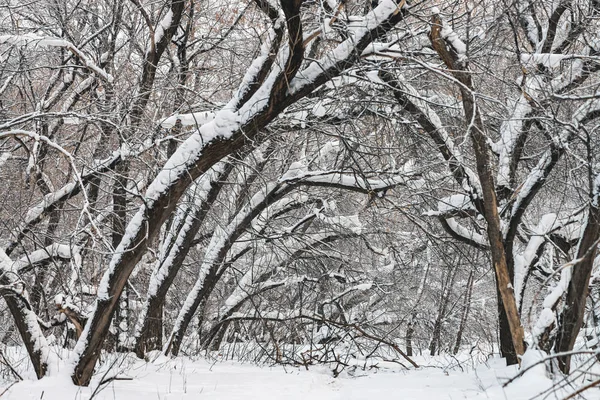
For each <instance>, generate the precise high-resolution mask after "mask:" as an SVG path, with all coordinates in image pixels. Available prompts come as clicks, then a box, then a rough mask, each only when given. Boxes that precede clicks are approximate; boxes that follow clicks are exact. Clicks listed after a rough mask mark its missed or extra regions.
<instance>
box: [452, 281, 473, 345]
mask: <svg viewBox="0 0 600 400" xmlns="http://www.w3.org/2000/svg"><path fill="white" fill-rule="evenodd" d="M473 281H474V278H473V271H471V272H469V278H468V279H467V290H466V291H465V303H464V306H463V313H462V316H461V318H460V325H459V326H458V333H457V334H456V343H455V344H454V349H453V351H452V353H453V354H457V353H458V350H459V349H460V345H461V341H462V337H463V333H464V330H465V327H466V326H467V319H468V318H469V310H470V308H471V294H472V293H473Z"/></svg>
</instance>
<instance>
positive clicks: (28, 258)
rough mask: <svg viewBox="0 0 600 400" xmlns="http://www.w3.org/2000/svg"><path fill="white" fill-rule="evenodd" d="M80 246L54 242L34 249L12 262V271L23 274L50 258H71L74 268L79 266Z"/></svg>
mask: <svg viewBox="0 0 600 400" xmlns="http://www.w3.org/2000/svg"><path fill="white" fill-rule="evenodd" d="M80 253H81V248H80V247H78V246H71V245H69V244H59V243H54V244H51V245H49V246H46V247H45V248H43V249H39V250H35V251H33V252H31V253H28V254H26V255H24V256H22V257H21V258H20V259H18V260H17V261H15V262H14V264H13V266H12V270H13V271H18V273H19V274H23V273H25V272H27V271H29V270H30V269H32V268H34V267H35V266H36V265H39V264H41V263H43V262H45V261H47V260H51V259H55V258H58V259H62V260H72V261H73V264H74V265H75V267H76V268H80V267H81V254H80Z"/></svg>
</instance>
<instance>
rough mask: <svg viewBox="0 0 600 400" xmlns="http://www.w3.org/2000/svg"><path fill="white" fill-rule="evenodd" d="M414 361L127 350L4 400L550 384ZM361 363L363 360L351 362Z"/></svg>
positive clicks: (492, 366) (319, 398)
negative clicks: (255, 359)
mask: <svg viewBox="0 0 600 400" xmlns="http://www.w3.org/2000/svg"><path fill="white" fill-rule="evenodd" d="M536 355H537V354H536ZM532 356H535V355H534V354H532ZM155 357H156V356H155ZM459 357H460V356H459ZM532 358H534V359H535V358H536V357H532ZM415 360H416V361H417V363H419V365H422V367H421V368H419V369H417V370H414V369H412V370H408V371H407V370H405V369H402V367H400V366H399V365H398V364H396V363H392V362H385V361H381V360H379V361H378V362H375V361H369V360H367V363H366V365H367V367H368V366H370V365H374V364H376V365H377V368H373V369H369V368H367V369H366V370H363V369H362V368H356V369H355V370H354V369H348V370H346V371H344V372H342V374H341V375H340V376H339V377H338V378H333V376H332V373H331V369H332V368H330V367H327V366H309V367H308V370H305V369H304V368H295V367H290V366H285V367H283V366H277V365H275V366H270V367H258V366H255V365H251V364H240V363H236V362H232V361H225V362H214V361H208V360H204V359H200V360H191V359H187V358H177V359H173V360H171V359H168V358H166V357H164V356H159V357H158V358H155V359H154V361H153V362H148V363H147V362H145V361H142V360H137V359H135V357H134V356H133V355H129V356H125V357H122V358H121V359H119V360H117V361H120V362H117V363H116V365H119V367H118V368H115V369H114V370H113V371H109V372H108V373H106V370H103V369H101V370H100V371H99V372H98V373H97V374H96V376H95V377H94V378H93V380H92V383H91V385H90V386H89V387H76V386H74V385H73V384H72V383H71V380H70V378H69V376H68V375H67V374H64V373H61V374H57V375H54V376H50V377H46V378H44V379H42V380H39V381H37V380H34V379H32V376H30V375H26V379H25V381H23V382H20V383H17V384H15V385H13V386H12V387H10V388H9V389H8V391H7V392H6V393H5V394H4V396H3V399H9V400H17V399H18V400H34V399H35V400H38V399H40V398H43V399H44V400H71V399H77V400H87V399H90V398H91V396H92V393H94V391H96V389H97V388H98V384H99V382H100V381H101V380H102V379H106V378H110V377H114V376H117V377H118V378H128V379H130V380H113V381H111V382H110V383H108V384H107V385H104V386H103V387H102V388H101V390H98V391H97V392H96V395H95V396H94V399H97V400H109V399H110V400H113V399H127V400H147V399H151V398H152V399H169V400H175V399H190V400H191V399H207V400H210V399H219V400H242V399H243V400H252V399H257V400H259V399H260V400H271V399H277V400H279V399H311V400H335V399H345V400H346V399H349V400H352V399H403V400H426V399H440V400H443V399H482V400H483V399H487V400H504V399H511V400H521V399H530V398H532V397H534V396H535V395H537V394H538V393H540V392H542V391H544V390H545V389H547V388H549V387H550V386H551V385H552V381H551V380H550V379H549V378H547V377H546V376H545V374H544V373H543V371H540V370H539V369H536V368H534V369H532V370H530V371H529V372H527V373H526V374H525V376H524V377H522V378H519V379H517V380H516V381H515V382H513V383H511V384H509V385H508V386H507V387H506V388H503V387H502V382H504V381H506V379H507V378H509V377H512V376H514V375H515V374H516V372H517V369H516V367H514V366H512V367H506V366H504V362H503V360H500V359H490V360H488V361H487V363H486V364H480V365H476V364H471V362H469V361H466V362H465V361H463V363H462V364H461V368H464V372H462V371H461V370H460V368H457V367H456V362H454V359H451V358H450V357H447V358H445V357H437V358H429V357H427V358H426V357H415ZM111 361H114V360H111ZM361 362H364V360H360V361H359V362H357V363H358V364H360V363H361ZM107 364H109V362H107ZM451 364H454V368H452V367H451ZM360 365H362V364H360ZM542 370H543V367H542ZM105 373H106V375H105ZM9 385H10V382H0V392H1V391H3V390H4V388H5V387H7V386H9ZM566 394H569V392H564V393H561V395H559V398H562V397H564V395H566ZM552 398H554V397H552ZM586 398H589V399H592V398H599V397H598V393H597V389H592V390H591V391H588V392H586Z"/></svg>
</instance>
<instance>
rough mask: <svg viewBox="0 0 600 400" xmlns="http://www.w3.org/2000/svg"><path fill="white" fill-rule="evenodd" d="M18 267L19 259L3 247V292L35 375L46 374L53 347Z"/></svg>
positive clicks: (0, 270)
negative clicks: (32, 307) (31, 303)
mask: <svg viewBox="0 0 600 400" xmlns="http://www.w3.org/2000/svg"><path fill="white" fill-rule="evenodd" d="M15 267H17V265H16V263H14V262H13V261H12V260H11V259H10V258H9V257H8V256H7V255H6V253H5V252H4V250H2V249H0V286H2V290H0V294H2V296H3V297H4V300H5V301H6V303H7V305H8V308H9V309H10V312H11V314H12V315H13V318H14V319H15V325H16V326H17V329H18V330H19V333H20V334H21V337H22V339H23V341H24V342H25V347H26V348H27V352H28V353H29V356H30V359H31V362H32V364H33V367H34V370H35V372H36V375H37V376H38V378H41V377H43V376H44V375H45V374H46V371H47V369H48V365H49V364H52V358H51V354H50V349H49V347H48V342H47V341H46V337H45V336H44V334H43V333H42V330H41V328H40V325H39V323H38V317H37V315H36V314H35V312H34V311H33V310H32V309H31V306H30V304H29V300H28V296H27V291H26V290H25V285H24V283H23V282H21V279H20V278H19V275H18V273H17V270H16V269H15Z"/></svg>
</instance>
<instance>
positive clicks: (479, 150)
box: [430, 15, 525, 361]
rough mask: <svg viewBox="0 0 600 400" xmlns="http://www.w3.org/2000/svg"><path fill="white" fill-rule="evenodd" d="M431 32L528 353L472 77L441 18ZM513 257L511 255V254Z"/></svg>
mask: <svg viewBox="0 0 600 400" xmlns="http://www.w3.org/2000/svg"><path fill="white" fill-rule="evenodd" d="M432 24H433V26H432V28H431V33H430V39H431V43H432V45H433V48H434V49H435V50H436V51H437V53H438V54H439V55H440V57H441V58H442V60H443V61H444V63H445V64H446V65H447V66H448V68H449V69H450V70H451V73H452V74H453V75H454V77H455V78H456V79H457V80H458V81H460V82H461V85H460V86H459V88H460V92H461V96H462V103H463V109H464V111H465V117H466V118H465V119H466V121H468V122H469V125H468V133H469V135H470V136H471V139H472V141H473V150H474V152H475V159H476V163H477V175H478V176H479V181H480V183H481V190H482V197H483V214H484V217H485V220H486V222H487V234H488V241H489V243H490V249H491V253H492V263H493V266H494V271H495V274H496V282H497V286H498V291H499V292H500V296H499V299H501V300H502V304H503V308H504V311H505V312H506V317H507V320H508V328H509V331H510V336H511V340H512V343H513V346H514V348H515V352H516V354H517V355H522V354H523V353H524V352H525V341H524V332H523V327H522V326H521V320H520V317H519V310H518V308H517V302H516V299H515V294H514V289H513V285H512V279H511V276H510V275H511V274H510V271H509V266H508V263H507V257H506V253H505V250H504V242H503V239H502V229H501V227H500V216H499V214H498V202H497V199H496V191H495V185H494V177H493V175H492V174H493V168H492V164H491V160H490V154H489V149H488V143H487V136H486V134H485V126H484V124H483V120H482V119H481V114H480V112H479V109H478V108H477V103H476V101H475V95H474V89H473V82H472V80H471V74H470V72H469V71H468V68H467V66H466V64H465V62H464V61H463V60H459V59H458V56H457V53H456V52H454V53H452V52H450V51H449V50H448V48H447V47H446V43H445V41H444V39H443V38H442V35H441V30H442V21H441V19H440V17H439V16H438V15H435V16H433V18H432ZM509 256H510V255H509ZM507 361H508V360H507Z"/></svg>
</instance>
